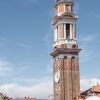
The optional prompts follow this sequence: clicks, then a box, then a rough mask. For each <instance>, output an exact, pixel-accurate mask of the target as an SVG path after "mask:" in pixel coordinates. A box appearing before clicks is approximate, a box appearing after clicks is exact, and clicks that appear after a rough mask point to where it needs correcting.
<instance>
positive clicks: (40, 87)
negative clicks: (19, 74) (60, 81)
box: [0, 81, 52, 98]
mask: <svg viewBox="0 0 100 100" xmlns="http://www.w3.org/2000/svg"><path fill="white" fill-rule="evenodd" d="M0 92H3V93H4V92H6V94H7V96H10V97H26V96H30V97H38V98H47V96H48V95H50V94H52V81H44V82H43V83H41V82H40V83H39V84H36V85H32V86H20V85H17V84H5V85H1V86H0Z"/></svg>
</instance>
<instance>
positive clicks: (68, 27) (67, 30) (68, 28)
mask: <svg viewBox="0 0 100 100" xmlns="http://www.w3.org/2000/svg"><path fill="white" fill-rule="evenodd" d="M66 38H67V39H69V38H70V24H66Z"/></svg>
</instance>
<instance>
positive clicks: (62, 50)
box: [51, 48, 81, 57]
mask: <svg viewBox="0 0 100 100" xmlns="http://www.w3.org/2000/svg"><path fill="white" fill-rule="evenodd" d="M80 51H81V49H71V48H58V49H55V50H54V51H53V52H52V53H51V56H53V57H56V56H57V55H59V54H73V53H74V54H78V53H79V52H80Z"/></svg>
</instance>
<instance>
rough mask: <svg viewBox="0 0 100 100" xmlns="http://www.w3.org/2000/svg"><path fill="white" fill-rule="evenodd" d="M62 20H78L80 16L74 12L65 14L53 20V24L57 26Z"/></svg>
mask: <svg viewBox="0 0 100 100" xmlns="http://www.w3.org/2000/svg"><path fill="white" fill-rule="evenodd" d="M62 19H75V20H77V19H78V16H76V15H75V14H74V13H72V12H65V13H63V14H62V15H61V16H58V15H56V16H55V17H54V19H53V22H52V24H53V25H55V24H56V23H58V22H59V21H60V20H62Z"/></svg>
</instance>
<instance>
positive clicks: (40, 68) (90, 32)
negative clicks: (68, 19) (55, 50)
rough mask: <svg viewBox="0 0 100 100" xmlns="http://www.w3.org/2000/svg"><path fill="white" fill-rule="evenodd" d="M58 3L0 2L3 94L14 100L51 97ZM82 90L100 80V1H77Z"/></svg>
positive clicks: (38, 0) (32, 0)
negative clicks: (27, 97) (55, 14)
mask: <svg viewBox="0 0 100 100" xmlns="http://www.w3.org/2000/svg"><path fill="white" fill-rule="evenodd" d="M54 5H55V0H0V92H3V93H5V92H6V94H7V95H8V96H11V97H24V96H31V97H38V98H46V97H48V95H51V94H52V57H51V56H50V53H51V51H52V44H53V27H52V25H51V22H52V18H53V16H54ZM74 11H75V13H76V14H77V15H78V16H79V20H78V21H77V34H78V42H79V45H80V48H82V51H81V53H80V78H81V90H84V89H87V88H88V87H90V86H91V84H92V83H94V81H98V82H99V81H100V53H99V51H100V0H75V8H74Z"/></svg>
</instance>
